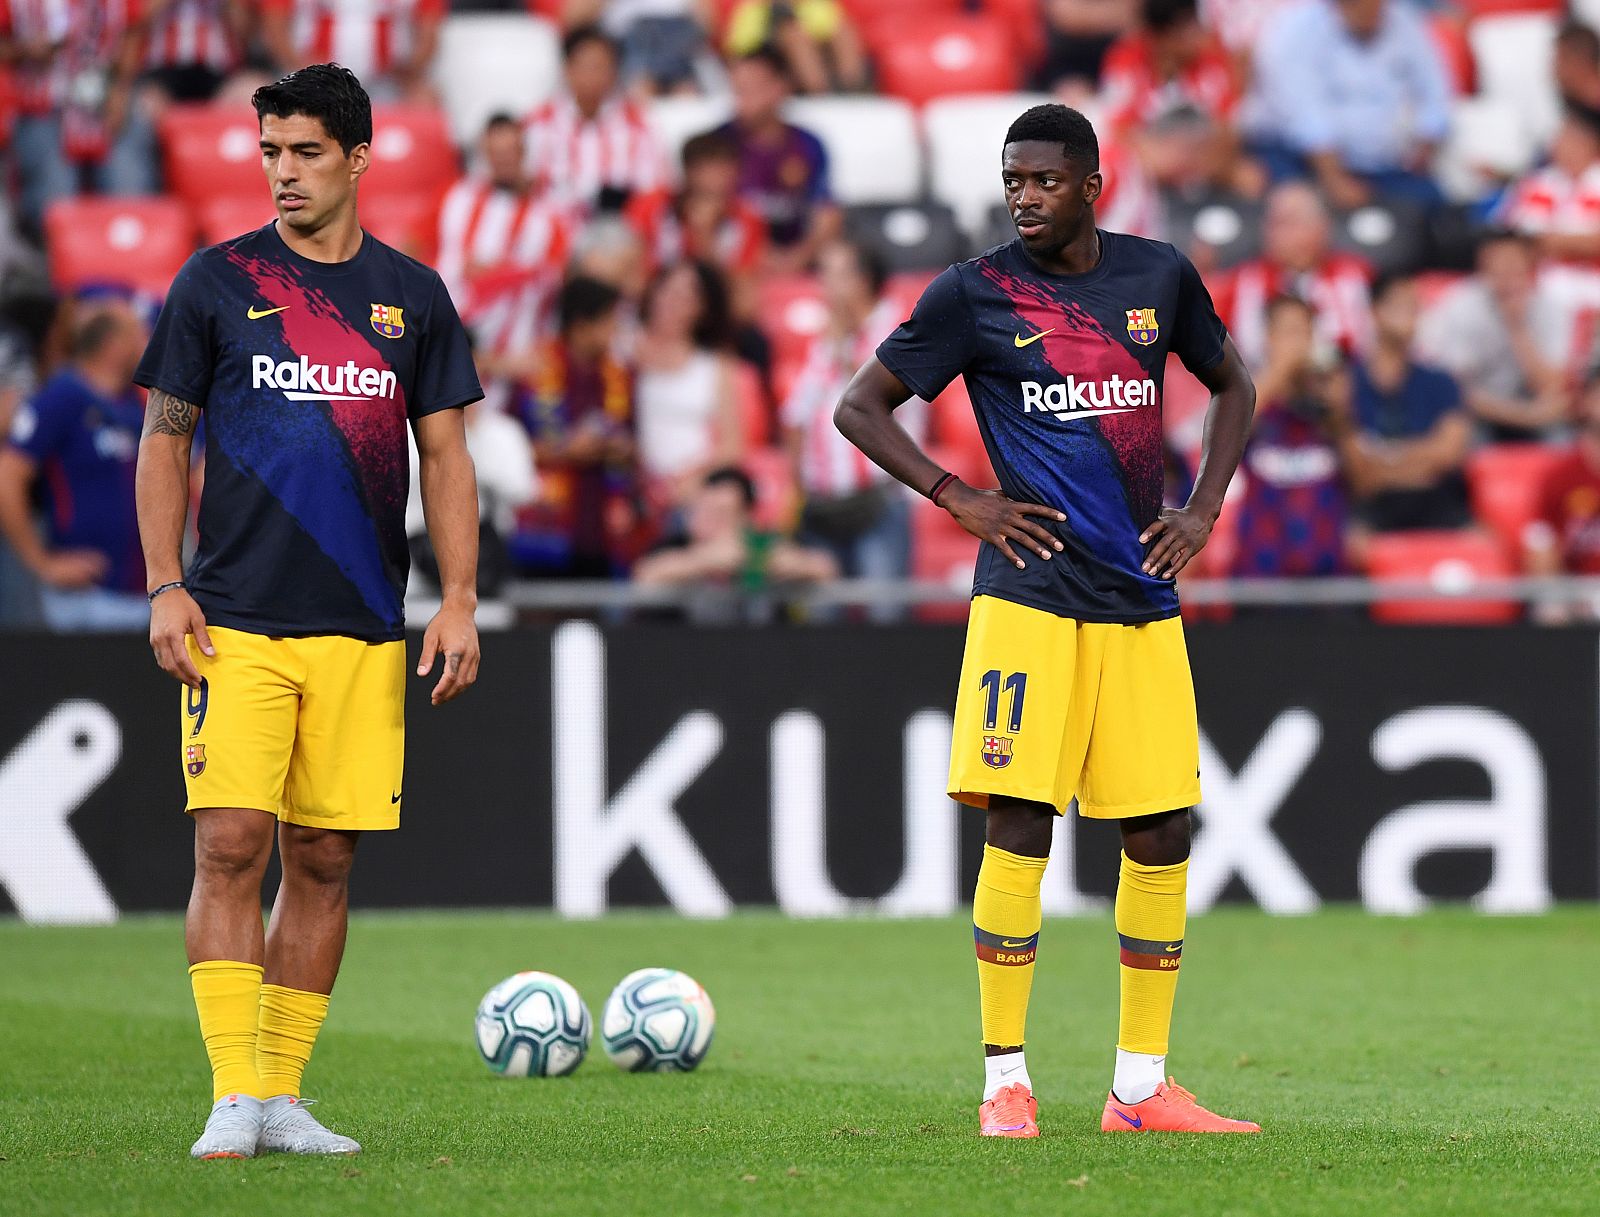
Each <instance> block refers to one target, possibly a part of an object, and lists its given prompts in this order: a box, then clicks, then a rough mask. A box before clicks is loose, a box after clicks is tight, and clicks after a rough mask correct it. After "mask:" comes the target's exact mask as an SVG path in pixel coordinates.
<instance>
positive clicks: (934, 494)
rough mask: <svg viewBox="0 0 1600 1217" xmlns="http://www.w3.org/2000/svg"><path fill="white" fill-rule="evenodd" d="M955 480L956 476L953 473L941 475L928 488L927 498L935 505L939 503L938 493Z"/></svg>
mask: <svg viewBox="0 0 1600 1217" xmlns="http://www.w3.org/2000/svg"><path fill="white" fill-rule="evenodd" d="M955 480H956V475H955V474H953V473H946V474H942V475H941V476H940V478H939V480H938V481H937V482H935V483H934V484H933V485H932V486H930V487H929V488H928V498H929V499H930V500H932V501H933V502H934V503H937V502H938V501H939V495H940V493H941V492H942V491H943V490H944V488H945V487H946V486H948V485H950V483H951V482H953V481H955Z"/></svg>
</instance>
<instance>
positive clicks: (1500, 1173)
mask: <svg viewBox="0 0 1600 1217" xmlns="http://www.w3.org/2000/svg"><path fill="white" fill-rule="evenodd" d="M1186 937H1187V945H1186V949H1185V952H1184V969H1183V983H1182V985H1181V987H1180V990H1179V996H1178V1016H1177V1026H1176V1028H1175V1037H1174V1052H1173V1055H1172V1058H1171V1064H1172V1068H1173V1070H1174V1072H1175V1073H1176V1074H1177V1076H1178V1079H1179V1081H1181V1082H1183V1083H1184V1084H1185V1085H1187V1086H1188V1087H1189V1088H1190V1089H1192V1090H1194V1091H1196V1092H1197V1093H1198V1095H1199V1096H1200V1098H1201V1100H1202V1101H1203V1102H1207V1103H1209V1104H1210V1105H1212V1106H1214V1107H1215V1108H1217V1109H1218V1110H1221V1111H1222V1112H1224V1113H1227V1114H1232V1115H1239V1116H1248V1117H1252V1118H1255V1119H1258V1120H1260V1121H1261V1123H1262V1124H1263V1125H1264V1126H1265V1128H1266V1133H1265V1135H1263V1136H1260V1137H1189V1138H1184V1137H1172V1136H1147V1135H1133V1134H1120V1135H1114V1136H1113V1135H1104V1134H1101V1133H1100V1132H1099V1131H1098V1129H1099V1116H1100V1106H1101V1102H1102V1101H1103V1099H1104V1097H1105V1089H1106V1086H1107V1084H1108V1079H1109V1071H1110V1063H1111V1049H1112V1043H1113V1041H1114V1037H1115V1018H1116V986H1117V969H1116V950H1115V946H1114V938H1113V937H1112V931H1111V926H1110V923H1109V919H1104V918H1097V919H1086V920H1072V921H1052V922H1048V923H1046V925H1045V929H1044V933H1043V935H1042V936H1041V938H1040V954H1039V959H1040V964H1039V968H1038V973H1037V982H1036V984H1035V986H1034V991H1033V1007H1032V1016H1031V1021H1030V1027H1029V1031H1030V1036H1029V1050H1030V1066H1031V1070H1032V1072H1033V1076H1034V1081H1035V1085H1036V1086H1037V1088H1038V1092H1039V1095H1040V1101H1041V1119H1040V1125H1041V1127H1042V1129H1043V1131H1044V1136H1043V1137H1042V1138H1041V1139H1040V1140H1039V1141H1035V1142H1013V1141H982V1140H980V1139H979V1138H978V1137H977V1136H976V1135H975V1129H976V1115H977V1112H976V1105H977V1099H978V1097H979V1096H978V1094H977V1087H978V1085H979V1080H980V1077H981V1067H980V1064H979V1061H978V1059H977V1039H978V1028H977V1013H976V1004H977V1002H976V995H975V985H974V979H973V975H974V969H973V964H972V948H971V946H970V942H971V936H970V928H969V926H968V924H967V923H965V922H963V921H961V920H959V919H955V920H949V921H915V922H879V921H855V922H791V921H786V920H784V919H781V918H779V917H777V916H775V915H770V914H754V915H742V916H739V917H736V918H734V919H732V920H729V921H726V922H717V923H696V922H687V921H682V920H678V919H676V918H672V917H667V916H654V915H629V916H618V917H613V918H609V919H606V920H603V921H599V922H593V923H563V922H559V921H557V920H555V919H553V918H550V917H548V916H533V915H526V914H514V913H504V914H482V915H480V914H470V915H469V914H422V915H366V916H359V917H358V918H357V919H356V922H355V925H354V927H353V929H352V932H351V938H350V949H349V951H348V953H347V955H346V958H345V968H344V974H343V976H342V977H341V978H340V981H339V990H338V992H337V993H336V994H335V997H334V1002H333V1010H332V1014H331V1018H330V1022H329V1024H328V1027H327V1029H326V1031H325V1032H324V1034H323V1037H322V1041H321V1043H320V1044H319V1046H318V1049H317V1056H316V1058H315V1060H314V1061H313V1062H312V1065H311V1069H310V1071H309V1073H308V1075H307V1079H306V1080H307V1093H308V1094H309V1095H312V1096H315V1097H319V1098H321V1099H322V1100H323V1102H324V1106H323V1107H322V1109H321V1112H320V1113H319V1114H322V1115H323V1116H324V1118H325V1119H327V1120H328V1122H329V1123H331V1124H332V1125H333V1126H334V1127H336V1128H338V1129H340V1130H344V1131H348V1132H350V1133H352V1134H354V1135H355V1136H356V1137H358V1138H359V1139H360V1140H361V1141H363V1142H364V1143H365V1146H366V1153H365V1154H363V1155H362V1156H361V1157H360V1158H358V1159H354V1160H337V1161H309V1160H296V1159H288V1158H284V1157H270V1158H264V1159H258V1160H255V1161H250V1162H213V1163H195V1162H191V1161H189V1159H188V1157H187V1156H186V1155H187V1150H188V1147H189V1143H190V1141H191V1140H192V1139H193V1137H194V1136H195V1135H196V1133H197V1132H198V1130H199V1127H200V1122H201V1119H202V1117H203V1115H204V1113H205V1110H206V1108H207V1107H208V1106H209V1090H208V1089H207V1081H206V1079H205V1077H204V1075H203V1065H204V1061H203V1055H202V1051H201V1046H200V1040H199V1033H198V1031H197V1030H196V1027H195V1021H194V1012H193V1010H192V1008H191V1006H190V1000H189V992H188V987H187V979H186V976H185V973H184V959H183V943H182V935H181V931H180V927H179V924H178V922H177V921H176V920H175V919H171V918H148V919H147V918H135V919H130V920H127V921H125V922H124V923H123V924H121V925H119V926H116V927H113V928H106V929H37V928H29V927H26V926H23V925H20V924H18V923H16V922H15V921H10V920H0V1214H4V1215H5V1217H10V1215H12V1214H16V1215H19V1217H21V1215H27V1217H41V1215H53V1214H63V1215H67V1214H70V1215H73V1217H86V1215H91V1214H102V1213H106V1214H110V1213H115V1214H135V1213H138V1214H146V1213H148V1214H160V1215H161V1217H183V1215H186V1214H191V1213H192V1214H208V1215H216V1217H224V1215H231V1214H249V1215H251V1217H256V1215H266V1214H294V1215H295V1217H304V1215H306V1214H329V1215H330V1217H360V1215H366V1214H372V1215H375V1217H416V1215H420V1214H435V1213H437V1214H445V1213H449V1214H462V1215H463V1217H493V1215H499V1214H507V1215H510V1214H516V1215H517V1217H529V1215H531V1214H546V1213H548V1214H561V1215H568V1214H573V1215H576V1214H590V1213H594V1214H621V1213H626V1214H656V1213H672V1214H720V1213H762V1214H770V1213H778V1214H788V1213H795V1214H830V1215H831V1214H848V1215H850V1217H857V1215H862V1217H871V1215H874V1214H902V1213H903V1214H919V1215H922V1214H944V1213H951V1214H957V1213H959V1214H978V1215H982V1214H990V1213H994V1214H1002V1213H1003V1214H1024V1213H1049V1214H1112V1213H1115V1214H1119V1215H1125V1214H1152V1215H1164V1214H1197V1215H1198V1214H1204V1215H1206V1217H1211V1215H1214V1214H1240V1215H1249V1217H1256V1215H1271V1214H1339V1215H1346V1214H1351V1215H1357V1217H1387V1215H1389V1214H1418V1215H1419V1217H1420V1215H1430V1217H1431V1215H1434V1214H1485V1215H1489V1214H1493V1215H1494V1217H1504V1215H1505V1214H1511V1213H1537V1214H1540V1215H1541V1217H1554V1215H1556V1214H1594V1213H1597V1212H1600V1069H1597V1063H1600V1051H1597V1048H1596V1042H1595V1040H1596V1028H1597V1026H1600V1017H1597V1016H1600V980H1597V978H1596V969H1595V961H1596V959H1597V958H1600V916H1597V915H1596V913H1595V912H1594V911H1593V910H1592V909H1577V908H1573V909H1563V910H1561V911H1559V912H1557V913H1555V914H1552V915H1550V916H1547V917H1540V918H1528V919H1510V920H1485V919H1481V918H1477V917H1475V916H1473V915H1471V914H1469V913H1466V912H1462V911H1447V912H1441V913H1435V914H1432V915H1429V916H1426V917H1423V918H1419V919H1416V920H1411V921H1392V920H1383V919H1375V918H1368V917H1366V916H1363V915H1361V914H1359V913H1356V912H1353V911H1349V910H1338V911H1333V912H1328V913H1324V914H1322V915H1319V916H1316V917H1311V918H1306V919H1296V920H1274V919H1270V918H1267V917H1265V916H1262V915H1260V914H1257V913H1253V912H1245V911H1242V910H1241V911H1224V912H1220V913H1214V914H1211V915H1209V916H1206V917H1201V918H1196V919H1193V920H1192V921H1191V923H1190V926H1189V930H1188V934H1187V936H1186ZM653 964H664V965H669V966H674V967H680V968H683V969H685V970H686V971H689V972H691V973H692V974H693V975H694V976H696V977H697V978H698V979H700V980H701V981H702V982H703V983H704V984H705V985H706V987H707V988H708V989H709V990H710V992H711V995H712V997H713V999H714V1000H715V1002H716V1004H717V1010H718V1016H719V1023H718V1028H717V1038H716V1041H715V1043H714V1044H713V1046H712V1049H711V1053H710V1055H709V1057H708V1058H707V1060H706V1063H705V1064H704V1065H703V1066H702V1067H701V1069H700V1070H699V1072H697V1073H695V1074H692V1075H689V1076H668V1077H660V1076H633V1075H625V1074H622V1073H620V1072H618V1071H617V1070H616V1069H615V1068H613V1067H612V1066H611V1064H610V1063H609V1062H608V1061H607V1060H606V1059H605V1056H604V1055H603V1053H602V1052H600V1050H599V1047H598V1045H596V1047H595V1049H594V1050H593V1051H592V1052H591V1055H590V1057H589V1059H588V1060H587V1061H586V1062H585V1063H584V1065H583V1066H582V1068H580V1069H579V1070H578V1071H577V1073H576V1074H575V1075H573V1076H572V1077H570V1078H565V1079H557V1080H550V1081H542V1080H537V1079H535V1080H516V1081H507V1080H503V1079H498V1078H495V1077H492V1076H491V1075H490V1074H489V1072H488V1071H487V1070H486V1069H485V1068H484V1067H483V1065H482V1064H481V1063H480V1062H479V1061H478V1058H477V1054H476V1051H475V1049H474V1047H473V1042H472V1036H471V1025H472V1014H473V1010H474V1008H475V1006H476V1003H477V1000H478V998H479V997H480V996H481V994H482V993H483V991H484V990H485V989H487V988H488V987H489V985H490V984H492V983H493V982H495V981H497V980H499V979H501V978H502V977H503V976H505V975H507V974H509V973H511V972H513V971H516V970H518V969H520V968H533V967H536V968H543V969H547V970H550V971H553V972H556V973H559V974H560V975H562V976H564V977H566V978H567V979H568V980H570V981H572V982H573V983H574V984H576V985H577V986H578V988H579V990H580V991H581V992H582V993H583V994H584V996H585V998H586V999H587V1000H588V1002H589V1004H590V1006H591V1008H592V1009H594V1010H595V1012H596V1014H597V1015H598V1012H599V1006H600V1004H601V1003H602V1002H603V1001H604V999H605V996H606V994H607V992H608V991H609V989H610V986H611V985H612V984H613V983H614V982H615V981H616V980H617V979H618V978H619V977H621V976H622V975H623V973H625V972H627V971H630V970H631V969H633V968H636V967H641V966H645V965H653Z"/></svg>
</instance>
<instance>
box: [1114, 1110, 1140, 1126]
mask: <svg viewBox="0 0 1600 1217" xmlns="http://www.w3.org/2000/svg"><path fill="white" fill-rule="evenodd" d="M1111 1110H1112V1111H1114V1112H1116V1113H1117V1114H1118V1115H1119V1116H1121V1117H1122V1118H1123V1119H1124V1120H1126V1121H1127V1122H1128V1123H1129V1124H1132V1125H1133V1126H1134V1127H1135V1128H1143V1127H1144V1117H1143V1116H1140V1117H1139V1118H1138V1119H1134V1118H1133V1117H1132V1116H1130V1115H1129V1114H1128V1113H1127V1112H1125V1111H1123V1110H1122V1109H1121V1108H1120V1107H1113V1108H1112V1109H1111Z"/></svg>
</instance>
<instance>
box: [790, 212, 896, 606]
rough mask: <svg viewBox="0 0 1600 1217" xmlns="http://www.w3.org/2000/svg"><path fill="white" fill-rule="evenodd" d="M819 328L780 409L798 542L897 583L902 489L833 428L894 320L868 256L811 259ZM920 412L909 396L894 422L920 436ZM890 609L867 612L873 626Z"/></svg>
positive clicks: (846, 247) (862, 251) (865, 574)
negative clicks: (821, 310) (798, 496)
mask: <svg viewBox="0 0 1600 1217" xmlns="http://www.w3.org/2000/svg"><path fill="white" fill-rule="evenodd" d="M818 271H819V274H820V277H821V282H822V294H823V300H824V302H825V303H826V305H827V309H828V324H827V326H826V328H825V329H824V330H823V331H822V333H820V334H818V335H817V337H816V338H814V339H813V340H812V343H811V348H810V350H809V352H808V353H807V356H806V361H805V366H804V368H803V369H802V371H801V372H800V375H799V378H798V379H797V380H796V381H795V384H794V388H793V389H792V390H791V391H790V394H789V398H788V400H787V401H786V402H784V405H783V426H784V437H785V442H786V445H787V447H788V450H789V453H790V458H791V459H792V461H793V462H794V468H795V480H796V483H797V484H798V485H799V487H800V490H801V493H802V495H803V496H804V499H805V509H804V511H803V513H802V515H801V521H800V528H801V535H802V536H803V537H804V538H805V539H806V540H808V541H810V542H811V543H813V544H816V545H820V546H823V547H825V548H826V549H828V550H829V551H830V552H831V553H832V554H833V555H834V557H835V558H836V559H837V561H838V563H839V567H840V569H841V570H842V571H843V572H844V573H845V574H846V575H847V576H849V577H851V578H858V579H903V578H905V577H906V576H907V575H909V574H910V571H911V507H910V502H909V501H908V499H907V497H906V494H905V491H904V488H903V487H902V486H901V485H900V484H899V483H898V482H896V481H895V480H894V479H893V478H892V477H890V476H889V475H888V474H887V473H885V472H883V470H881V469H879V468H878V467H877V466H876V465H874V464H873V463H872V462H871V461H869V460H868V459H867V458H866V457H865V456H864V455H862V453H861V451H860V450H859V449H858V448H856V446H855V445H854V444H852V443H850V441H849V440H847V439H845V438H844V436H842V435H840V434H839V430H838V428H837V427H835V426H834V425H833V410H834V407H835V406H837V405H838V404H839V397H840V395H841V394H842V393H843V392H844V388H845V386H846V385H847V384H849V383H850V378H851V377H852V376H853V375H855V370H856V369H857V368H858V367H860V366H861V364H862V363H863V362H865V361H866V359H867V358H868V356H870V355H871V354H872V353H873V352H874V351H875V350H877V347H878V344H879V343H880V342H882V341H883V340H884V339H885V338H887V337H888V336H889V335H890V334H891V333H893V332H894V328H895V326H897V325H898V324H899V323H900V321H901V319H902V318H901V316H900V312H899V311H898V310H897V309H896V308H895V305H894V303H893V301H891V300H887V299H885V298H884V295H883V290H884V286H885V284H886V281H887V277H888V275H887V271H886V269H885V266H884V264H883V261H882V260H881V259H880V258H879V257H878V256H877V254H875V253H874V252H873V251H872V250H870V249H868V248H866V247H865V246H862V245H858V244H856V243H855V242H852V241H845V240H839V241H833V242H831V243H829V244H828V245H826V246H824V248H823V250H822V253H821V256H820V257H819V259H818ZM925 416H926V405H925V404H924V403H923V402H922V401H921V400H919V399H916V398H913V399H912V400H911V401H909V402H907V403H906V404H905V405H903V406H901V407H900V409H899V411H898V412H897V415H896V417H897V418H898V420H899V422H900V423H901V425H902V426H904V427H905V428H906V429H907V430H908V431H910V432H911V433H912V435H913V436H915V437H918V438H919V439H920V434H921V431H922V429H923V420H924V418H925ZM899 615H900V609H899V608H898V607H897V606H874V607H873V608H872V609H871V610H870V612H869V616H870V617H871V619H872V620H874V621H887V620H894V619H895V618H897V617H898V616H899Z"/></svg>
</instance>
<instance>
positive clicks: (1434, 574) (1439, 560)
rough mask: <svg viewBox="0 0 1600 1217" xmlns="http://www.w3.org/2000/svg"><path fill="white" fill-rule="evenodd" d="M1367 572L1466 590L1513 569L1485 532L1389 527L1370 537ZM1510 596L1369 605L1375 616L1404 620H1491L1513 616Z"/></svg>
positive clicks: (1515, 609) (1454, 622)
mask: <svg viewBox="0 0 1600 1217" xmlns="http://www.w3.org/2000/svg"><path fill="white" fill-rule="evenodd" d="M1367 573H1368V574H1369V575H1371V576H1372V578H1373V579H1375V580H1378V581H1380V582H1390V583H1395V582H1415V581H1417V580H1422V581H1425V582H1427V583H1430V584H1432V585H1433V586H1434V587H1437V588H1440V589H1448V590H1452V591H1457V592H1461V593H1467V592H1470V591H1471V589H1472V585H1473V584H1474V583H1476V582H1477V581H1478V580H1480V579H1493V578H1505V577H1507V576H1510V575H1511V574H1513V573H1514V572H1513V569H1512V566H1511V563H1510V561H1509V560H1508V559H1507V557H1506V555H1505V551H1504V550H1503V549H1501V548H1500V545H1499V543H1498V542H1497V541H1496V540H1495V538H1494V537H1492V536H1491V535H1489V534H1488V533H1487V532H1479V531H1477V530H1475V529H1469V530H1465V531H1462V532H1393V533H1382V534H1379V535H1378V536H1375V537H1373V538H1372V540H1371V541H1370V543H1369V545H1368V550H1367ZM1519 611H1520V610H1519V606H1518V605H1517V603H1516V602H1515V601H1512V600H1470V599H1466V598H1462V599H1449V600H1390V601H1386V602H1383V603H1380V604H1374V605H1373V606H1372V616H1373V619H1374V620H1376V621H1385V622H1390V623H1406V624H1450V625H1468V624H1473V625H1497V624H1501V623H1504V622H1508V621H1515V620H1516V619H1517V614H1518V612H1519Z"/></svg>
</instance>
